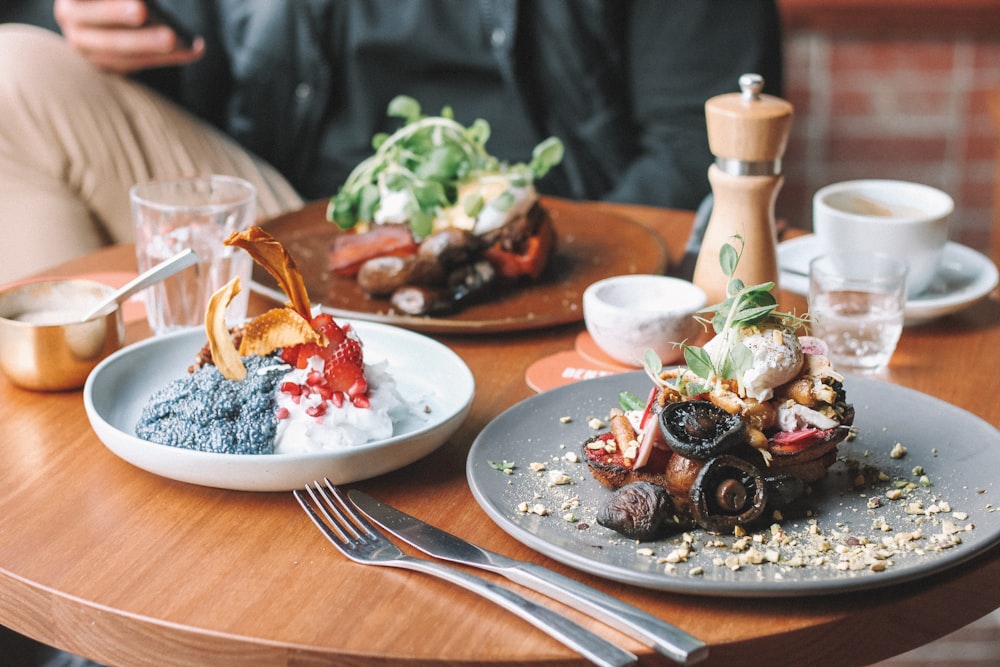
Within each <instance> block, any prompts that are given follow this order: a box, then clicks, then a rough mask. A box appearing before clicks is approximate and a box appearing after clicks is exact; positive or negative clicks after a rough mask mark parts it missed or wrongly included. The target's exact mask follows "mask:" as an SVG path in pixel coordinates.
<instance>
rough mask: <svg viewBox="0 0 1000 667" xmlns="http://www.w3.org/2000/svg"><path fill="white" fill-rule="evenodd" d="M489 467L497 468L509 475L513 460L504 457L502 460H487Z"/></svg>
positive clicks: (512, 468)
mask: <svg viewBox="0 0 1000 667" xmlns="http://www.w3.org/2000/svg"><path fill="white" fill-rule="evenodd" d="M487 463H488V464H489V465H490V467H491V468H493V469H494V470H499V471H500V472H502V473H504V474H506V475H510V474H512V473H513V472H514V468H516V467H517V466H515V465H514V464H513V462H511V461H508V460H506V459H504V460H503V461H487Z"/></svg>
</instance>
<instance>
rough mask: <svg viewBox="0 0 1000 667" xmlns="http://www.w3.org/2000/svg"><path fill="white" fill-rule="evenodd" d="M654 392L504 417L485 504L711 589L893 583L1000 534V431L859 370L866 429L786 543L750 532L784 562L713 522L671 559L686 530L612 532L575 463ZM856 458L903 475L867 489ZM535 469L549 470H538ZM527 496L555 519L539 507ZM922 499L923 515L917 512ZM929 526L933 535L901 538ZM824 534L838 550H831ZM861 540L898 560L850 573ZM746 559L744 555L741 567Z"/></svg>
mask: <svg viewBox="0 0 1000 667" xmlns="http://www.w3.org/2000/svg"><path fill="white" fill-rule="evenodd" d="M649 387H650V384H649V380H648V379H647V378H646V376H645V375H644V374H643V373H642V372H635V373H627V374H622V375H612V376H607V377H602V378H597V379H594V380H587V381H584V382H578V383H575V384H571V385H567V386H564V387H560V388H558V389H553V390H552V391H548V392H545V393H542V394H539V395H537V396H534V397H532V398H529V399H527V400H525V401H523V402H521V403H519V404H517V405H515V406H514V407H512V408H510V409H509V410H507V411H506V412H504V413H503V414H501V415H500V416H499V417H497V418H496V419H495V420H493V421H492V422H491V423H490V424H489V425H488V426H487V427H486V428H485V429H483V431H482V433H480V435H479V436H478V437H477V438H476V440H475V442H474V443H473V445H472V448H471V450H470V452H469V457H468V461H467V465H466V472H467V475H468V480H469V485H470V487H471V488H472V493H473V495H474V496H475V498H476V500H477V502H478V503H479V504H480V506H481V507H482V508H483V509H484V510H485V511H486V513H487V514H488V515H489V516H490V518H492V519H493V520H494V521H495V522H496V523H497V524H498V525H499V526H500V527H501V528H502V529H503V530H505V531H506V532H508V533H509V534H510V535H511V536H513V537H514V538H515V539H517V540H518V541H520V542H522V543H524V544H526V545H527V546H529V547H531V548H533V549H536V550H537V551H540V552H541V553H543V554H545V555H547V556H549V557H551V558H553V559H555V560H557V561H559V562H562V563H564V564H566V565H569V566H572V567H575V568H578V569H580V570H583V571H586V572H588V573H591V574H594V575H598V576H602V577H605V578H608V579H612V580H615V581H621V582H625V583H629V584H635V585H638V586H643V587H647V588H653V589H659V590H666V591H673V592H677V593H691V594H701V595H718V596H732V597H783V596H801V595H814V594H819V593H824V594H825V593H842V592H847V591H853V590H858V589H867V588H875V587H879V586H887V585H890V584H896V583H900V582H903V581H909V580H913V579H916V578H919V577H925V576H928V575H933V574H935V573H938V572H941V571H943V570H945V569H947V568H951V567H954V566H955V565H958V564H959V563H962V562H965V561H967V560H968V559H970V558H972V557H974V556H976V555H978V554H980V553H982V552H984V551H986V550H988V549H990V548H991V547H993V546H994V545H995V544H996V543H997V541H998V539H1000V515H998V513H997V512H995V511H994V508H993V506H992V504H991V503H993V502H996V499H995V493H996V490H995V488H994V479H995V478H996V471H997V470H998V469H1000V431H998V430H997V429H996V428H995V427H993V426H992V425H990V424H989V423H987V422H986V421H984V420H982V419H980V418H978V417H976V416H974V415H972V414H970V413H968V412H966V411H964V410H961V409H959V408H957V407H955V406H953V405H950V404H948V403H945V402H944V401H941V400H938V399H936V398H933V397H931V396H927V395H926V394H921V393H919V392H916V391H913V390H910V389H906V388H903V387H899V386H896V385H891V384H887V383H884V382H879V381H877V380H872V379H868V378H863V377H853V376H851V377H848V378H847V380H846V381H845V387H846V389H847V394H848V399H849V400H850V401H851V402H852V403H853V404H854V406H855V409H856V411H857V416H856V419H855V425H856V426H857V427H858V429H859V433H858V436H857V437H856V438H855V439H854V440H853V441H851V442H845V443H842V444H841V445H840V453H841V456H840V459H841V460H840V461H838V462H837V463H836V464H835V465H834V466H833V467H832V468H831V471H830V475H829V476H828V477H827V479H826V480H824V481H823V482H822V483H821V484H820V485H818V486H817V488H816V489H815V491H814V493H813V494H812V495H811V496H810V497H809V498H808V499H807V502H806V503H805V504H804V506H803V507H804V509H805V510H807V511H808V514H804V513H803V514H801V515H800V516H799V517H795V518H793V517H785V518H783V520H782V521H780V523H779V524H778V525H780V526H781V528H782V529H783V530H784V531H785V533H786V535H787V537H788V538H789V540H786V541H785V543H783V544H777V542H776V541H775V540H772V539H771V536H772V529H771V527H770V526H768V525H764V526H763V527H762V528H760V529H757V530H755V531H751V532H750V543H751V544H753V545H754V546H755V547H756V553H757V554H760V555H761V556H762V557H764V558H765V559H766V558H767V557H768V556H770V557H774V556H776V555H777V556H778V557H779V558H778V560H777V562H771V561H769V560H765V561H764V562H763V563H760V564H754V563H752V562H749V561H750V560H756V558H753V559H750V558H748V555H754V554H755V552H754V551H749V550H747V549H743V550H736V549H734V548H733V547H734V542H735V541H736V538H735V537H734V536H722V537H720V536H713V535H708V534H706V533H705V532H703V531H700V530H699V531H691V532H690V534H689V536H690V537H691V538H693V543H692V545H691V546H692V548H691V553H690V555H689V556H688V557H687V559H686V560H681V561H679V562H676V563H673V562H669V560H668V559H670V560H673V558H672V557H671V554H672V553H675V552H676V551H677V550H679V549H682V548H683V546H684V545H683V539H684V537H683V536H682V535H675V536H671V537H668V538H664V539H662V540H659V541H655V542H647V543H636V542H634V541H630V540H626V539H624V538H622V537H621V536H619V535H618V534H617V533H614V532H613V531H610V530H608V529H606V528H603V527H602V526H599V525H598V524H597V522H596V521H595V518H594V517H595V514H596V508H597V505H598V503H599V502H600V500H601V499H602V498H604V497H606V496H607V494H608V493H609V491H607V490H606V489H605V488H604V487H602V486H601V485H600V484H598V483H597V482H596V481H595V480H594V478H593V477H592V476H591V475H590V473H589V471H588V469H587V465H586V463H583V462H571V461H569V460H567V459H566V458H565V455H566V454H567V453H568V452H578V451H580V444H581V443H582V442H583V441H584V440H585V439H586V438H588V437H589V436H590V435H592V434H593V433H595V431H594V430H593V428H592V427H591V426H590V425H589V424H588V420H589V418H590V417H598V418H601V419H606V417H607V415H608V411H609V410H610V409H611V408H612V407H616V406H617V402H618V394H619V393H620V392H621V391H623V390H630V391H632V392H634V393H635V394H636V395H637V396H642V397H644V396H645V395H646V394H647V393H648V391H649ZM565 418H569V419H568V420H567V419H565ZM896 443H902V444H903V445H905V447H906V448H907V453H906V454H905V456H903V457H902V458H898V459H896V458H892V457H890V455H889V454H890V451H891V450H892V449H893V446H894V445H895V444H896ZM502 461H508V462H510V463H513V464H514V466H515V468H514V470H513V474H505V473H503V472H500V471H498V470H497V469H496V468H495V467H494V466H493V465H491V463H498V462H502ZM848 462H852V463H853V462H859V463H862V464H863V465H864V466H865V468H866V469H867V470H868V471H869V472H871V471H873V470H874V471H880V472H883V473H885V474H886V475H888V477H889V478H890V481H888V482H874V483H873V484H870V485H868V486H867V487H866V488H864V489H861V490H859V489H857V488H855V487H854V486H853V479H854V478H855V477H856V475H855V474H854V473H853V472H852V469H851V468H849V467H848ZM532 463H541V464H543V465H544V467H545V470H541V471H540V470H535V469H533V467H532V465H531V464H532ZM918 466H921V467H922V468H923V471H922V472H923V474H925V475H926V477H927V480H929V483H930V485H929V486H926V485H921V484H919V480H920V474H919V472H920V471H918V474H914V468H916V467H918ZM537 467H538V466H535V468H537ZM555 470H558V471H561V472H563V473H564V474H565V475H566V476H568V477H569V478H570V479H571V480H572V483H571V484H559V485H553V484H552V483H551V477H552V475H551V474H550V473H551V472H552V471H555ZM897 480H902V481H913V482H918V483H917V486H916V488H914V489H911V490H910V491H909V492H908V495H907V497H906V498H904V499H899V500H889V499H888V498H887V497H886V493H887V492H889V491H890V490H891V489H892V488H893V487H894V485H895V482H896V481H897ZM873 498H878V499H880V501H881V505H880V506H878V507H874V508H873V507H870V505H872V504H876V503H875V501H873ZM525 503H527V507H535V506H537V507H538V508H539V509H542V510H544V511H548V512H549V513H548V514H544V513H535V512H532V511H527V512H526V511H524V507H525V505H524V504H525ZM917 503H920V505H921V506H922V508H923V510H922V512H923V513H917V514H915V513H913V510H914V508H915V507H916V505H917ZM998 505H1000V503H998ZM570 514H572V515H574V516H572V517H568V516H567V515H570ZM574 518H575V520H573V519H574ZM948 524H951V525H953V526H955V527H957V528H960V529H961V530H960V531H959V532H957V533H953V534H952V537H956V536H957V538H958V540H955V539H949V540H943V539H939V536H941V535H944V534H945V533H946V531H947V530H949V525H948ZM885 527H890V528H891V530H886V529H885ZM916 534H919V535H921V536H922V537H920V538H919V539H914V540H912V541H910V542H903V541H902V539H901V538H902V536H904V535H910V536H914V535H916ZM758 536H759V537H758ZM755 539H756V540H759V541H756V542H755V541H754V540H755ZM788 541H793V542H794V544H789V543H788ZM956 541H958V543H957V544H952V543H953V542H956ZM824 542H825V543H826V544H828V545H829V548H828V549H827V550H825V551H824V550H823V549H824V548H825V547H824ZM885 542H889V543H890V544H889V546H885V544H884V543H885ZM857 543H861V544H862V545H864V544H866V543H867V544H869V545H878V548H876V547H875V546H871V547H870V548H869V549H868V551H870V552H880V553H877V558H876V559H875V560H881V562H882V564H883V565H885V566H886V567H885V568H884V569H883V570H881V571H879V570H877V569H875V568H872V567H870V562H871V559H869V564H865V565H863V566H862V567H860V569H841V568H844V567H848V568H850V567H851V566H850V565H849V563H850V561H849V559H846V557H842V556H841V554H840V553H839V551H841V550H847V551H849V552H852V553H857V552H858V551H860V550H862V547H859V546H858V545H857ZM939 543H943V544H950V546H948V547H942V546H940V545H939ZM740 554H742V556H741V555H740ZM887 554H890V555H888V557H887ZM796 556H798V557H800V558H802V560H803V562H807V563H809V564H808V565H805V566H799V565H797V564H796V563H795V562H794V560H792V559H794V558H795V557H796ZM740 558H742V559H743V562H742V563H738V564H739V566H738V567H735V566H732V565H735V564H737V561H738V559H740ZM727 559H729V560H728V564H726V563H727ZM859 562H863V561H861V560H860V559H855V560H854V563H855V564H857V563H859Z"/></svg>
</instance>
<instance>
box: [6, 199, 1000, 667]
mask: <svg viewBox="0 0 1000 667" xmlns="http://www.w3.org/2000/svg"><path fill="white" fill-rule="evenodd" d="M611 210H613V211H615V212H618V213H620V214H623V215H628V216H631V217H633V218H634V219H637V220H641V221H642V222H644V223H646V224H648V225H650V226H651V227H652V228H653V229H655V230H656V231H658V232H659V233H661V234H662V235H663V236H664V238H665V239H666V241H667V242H668V244H669V247H670V248H671V254H672V255H673V256H674V257H675V258H676V257H677V256H678V255H679V254H680V252H681V251H682V250H683V244H684V239H685V238H686V236H687V233H688V229H689V228H690V221H691V216H690V214H688V213H680V212H671V211H661V210H655V209H646V208H638V207H624V206H620V207H611ZM108 270H134V260H133V255H132V249H131V248H130V247H115V248H110V249H107V250H104V251H101V252H98V253H94V254H93V255H91V256H89V257H86V258H83V259H81V260H78V261H74V262H70V263H68V264H65V265H63V266H60V267H57V268H56V269H54V270H52V271H49V272H46V273H49V274H62V275H72V274H76V273H81V272H93V271H108ZM787 301H788V302H789V303H791V302H795V298H791V297H789V298H788V299H787ZM796 303H798V306H799V307H800V308H801V307H802V304H801V300H798V301H797V302H796ZM261 305H262V304H257V306H258V307H259V306H261ZM581 327H582V325H569V326H564V327H560V328H556V329H550V330H543V331H532V332H528V333H520V334H518V333H514V334H505V335H502V336H499V335H497V336H468V337H462V336H448V337H439V338H440V339H441V340H443V342H445V343H446V344H447V345H449V346H450V347H451V348H452V349H454V350H455V351H456V352H457V353H458V354H459V355H460V356H461V357H462V358H463V359H464V360H465V361H466V363H467V364H468V365H469V367H470V368H471V369H472V371H473V373H474V375H475V378H476V381H477V386H479V387H480V391H479V392H478V393H477V396H476V398H475V401H474V404H473V407H472V412H471V414H470V416H469V418H468V420H467V422H466V423H465V424H464V425H463V426H462V428H461V429H460V430H459V431H458V433H457V434H456V435H455V436H454V437H453V438H452V439H451V440H450V441H449V442H448V443H447V444H446V445H444V446H443V447H442V448H441V449H439V450H438V451H436V452H435V453H434V454H432V455H431V456H429V457H427V458H425V459H424V460H421V461H419V462H417V463H415V464H413V465H411V466H408V467H407V468H405V469H403V470H399V471H397V472H395V473H391V474H388V475H385V476H383V477H380V478H378V479H373V480H369V481H367V482H363V483H359V484H357V485H355V486H357V487H358V488H361V489H363V490H365V491H367V492H369V493H371V494H372V495H374V496H376V497H378V498H380V499H382V500H385V501H387V502H389V503H391V504H394V505H396V506H398V507H400V508H401V509H403V510H405V511H409V512H411V513H413V514H415V515H417V516H420V517H422V518H424V519H426V520H429V521H431V522H432V523H435V524H437V525H439V526H441V527H443V528H445V529H447V530H450V531H452V532H454V533H457V534H458V535H461V536H463V537H465V538H467V539H470V540H472V541H474V542H477V543H479V544H481V545H483V546H485V547H487V548H490V549H493V550H495V551H499V552H501V553H504V554H507V555H510V556H513V557H516V558H522V559H527V560H532V561H536V562H540V563H542V564H544V565H547V566H549V567H551V568H553V569H555V570H558V571H560V572H562V573H564V574H567V575H569V576H572V577H575V578H578V579H581V580H584V581H586V582H587V583H589V584H591V585H593V586H595V587H597V588H600V589H603V590H605V591H608V592H612V593H614V594H616V595H619V596H620V597H622V598H623V599H625V600H628V601H629V602H631V603H634V604H637V605H639V606H641V607H643V608H645V609H647V610H649V611H651V612H652V613H654V614H657V615H658V616H660V617H662V618H664V619H668V620H670V621H672V622H674V623H676V624H677V625H679V626H681V627H683V628H684V629H686V630H688V631H690V632H692V633H693V634H695V635H696V636H699V637H700V638H702V639H704V640H705V641H707V642H708V643H709V644H710V646H711V653H710V657H709V661H708V663H707V664H718V665H728V664H742V663H745V662H753V663H757V664H774V665H778V664H789V665H791V664H812V665H819V664H831V665H849V664H867V663H871V662H875V661H877V660H880V659H883V658H886V657H889V656H892V655H894V654H898V653H901V652H904V651H906V650H909V649H911V648H914V647H916V646H918V645H921V644H923V643H926V642H928V641H931V640H933V639H935V638H937V637H940V636H942V635H944V634H946V633H948V632H951V631H953V630H955V629H957V628H959V627H961V626H963V625H965V624H967V623H969V622H971V621H973V620H975V619H977V618H979V617H981V616H983V615H984V614H986V613H989V612H990V611H992V610H994V609H996V608H997V607H998V606H1000V549H993V550H992V551H991V552H989V553H987V554H985V555H983V556H981V557H979V558H977V559H975V560H974V561H972V562H970V563H967V564H964V565H962V566H961V567H958V568H955V569H954V570H952V571H949V572H947V573H944V574H942V575H939V576H934V577H930V578H927V579H924V580H921V581H919V582H916V583H911V584H906V585H901V586H896V587H893V588H889V589H883V590H878V591H873V592H871V593H855V594H843V595H835V596H821V597H815V598H811V599H810V598H805V599H797V598H796V599H780V600H749V599H717V598H705V597H693V596H685V595H676V594H669V593H663V592H655V591H649V590H645V589H640V588H633V587H628V586H621V585H617V584H614V583H612V582H609V581H606V580H603V579H599V578H596V577H590V576H587V575H585V574H583V573H581V572H578V571H575V570H572V569H570V568H567V567H565V566H562V565H561V564H559V563H556V562H553V561H550V560H549V559H547V558H545V557H543V556H541V555H539V554H537V553H536V552H534V551H532V550H531V549H529V548H527V547H525V546H522V545H521V544H520V543H518V542H516V541H515V540H513V539H512V538H510V537H508V536H507V535H506V533H504V532H503V531H502V530H500V529H499V528H498V527H496V526H495V525H494V524H493V523H492V521H491V520H490V519H488V518H487V516H486V515H485V514H484V513H483V512H482V511H481V510H480V508H479V507H478V505H477V504H476V503H475V501H474V500H473V498H472V495H471V493H470V491H469V488H468V485H467V484H466V480H465V474H464V465H465V457H466V453H467V451H468V448H469V445H470V443H471V442H472V440H473V439H474V437H475V436H476V434H477V433H478V432H479V430H480V429H482V428H483V427H484V426H485V425H486V424H487V423H489V422H490V420H492V419H493V418H494V417H495V416H496V415H498V414H499V413H500V412H501V411H503V410H504V409H506V408H508V407H510V406H511V405H513V404H514V403H516V402H517V401H520V400H522V399H525V398H527V397H529V396H531V395H532V391H531V390H530V389H529V388H528V387H527V386H526V384H525V382H524V379H523V378H524V373H525V370H526V368H527V367H528V366H529V365H530V364H531V363H532V362H533V361H535V360H537V359H539V358H541V357H543V356H545V355H548V354H552V353H555V352H559V351H563V350H568V349H570V348H571V347H572V344H573V340H574V337H575V336H576V335H577V334H578V333H579V331H580V330H581ZM147 335H148V329H147V328H146V327H145V324H144V323H137V324H135V325H133V326H130V328H129V331H128V338H129V340H130V341H135V340H138V339H140V338H143V337H145V336H147ZM501 346H502V350H503V353H502V354H498V350H499V349H500V347H501ZM998 364H1000V298H998V296H997V295H996V294H994V295H993V296H992V298H991V299H988V300H985V301H983V302H980V303H979V304H977V305H975V306H974V307H972V308H970V309H968V310H967V311H965V312H962V313H960V314H957V315H954V316H951V317H947V318H944V319H942V320H939V321H937V322H934V323H932V324H929V325H926V326H922V327H918V328H910V329H907V330H906V332H905V333H904V336H903V339H902V342H901V344H900V347H899V351H898V353H897V354H896V356H895V357H894V359H893V362H892V365H891V367H890V369H889V370H888V372H887V374H886V378H887V379H888V380H889V381H892V382H895V383H898V384H901V385H905V386H908V387H912V388H914V389H917V390H919V391H922V392H925V393H928V394H931V395H934V396H938V397H940V398H943V399H945V400H948V401H951V402H953V403H956V404H958V405H961V406H963V407H965V408H966V409H968V410H969V411H971V412H972V413H974V414H976V415H978V416H980V417H982V418H984V419H986V420H987V421H989V422H990V423H992V424H1000V401H998V400H997V398H996V395H997V391H996V390H997V388H998V386H1000V384H998V382H997V380H996V366H997V365H998ZM486 388H488V390H485V389H486ZM0 401H2V405H3V410H4V416H3V419H2V420H0V623H2V624H3V625H6V626H8V627H10V628H12V629H14V630H16V631H18V632H21V633H24V634H27V635H29V636H31V637H33V638H35V639H38V640H40V641H43V642H46V643H48V644H52V645H55V646H57V647H60V648H63V649H66V650H69V651H72V652H74V653H78V654H82V655H84V656H86V657H89V658H91V659H94V660H97V661H100V662H103V663H107V664H111V665H157V666H162V665H226V664H233V665H235V664H238V665H286V664H288V665H305V664H308V665H320V664H337V665H359V664H376V665H387V664H407V665H417V664H432V663H437V664H440V663H444V662H447V663H449V664H475V665H487V664H489V665H514V664H517V665H522V664H545V665H569V664H574V665H575V664H582V661H581V660H580V659H579V658H578V656H576V655H575V654H573V653H572V652H571V651H569V650H568V649H566V648H564V647H563V646H562V645H561V644H559V643H557V642H556V641H554V640H552V639H550V638H549V637H547V636H546V635H544V634H542V633H541V632H538V631H536V630H535V629H534V628H532V627H531V626H529V625H527V624H526V623H524V622H522V621H520V620H519V619H517V618H515V617H513V616H511V615H508V614H505V613H502V612H499V611H497V610H496V608H495V607H493V606H492V605H491V604H490V603H488V602H486V601H483V600H481V599H479V598H477V597H475V596H473V595H471V594H467V593H465V592H464V591H461V590H459V589H457V588H454V587H452V586H450V585H448V584H446V583H443V582H439V581H437V580H433V579H430V578H428V577H426V576H424V575H420V574H416V573H409V572H402V571H394V570H393V571H387V570H384V569H377V568H368V567H363V566H359V565H354V564H352V563H350V562H348V561H347V560H346V559H344V558H343V557H341V556H340V555H339V554H338V553H336V552H335V551H334V550H333V548H332V547H331V546H330V545H329V544H328V543H326V542H325V540H324V539H323V537H322V536H321V535H320V534H319V532H318V531H316V529H315V528H314V527H313V525H312V524H311V523H310V522H309V521H307V520H306V518H305V517H304V516H303V514H302V511H301V509H300V508H299V507H298V505H297V504H296V503H295V500H294V499H293V498H292V496H291V494H289V493H263V494H262V493H242V492H234V491H223V490H217V489H210V488H202V487H198V486H193V485H188V484H184V483H180V482H173V481H171V480H167V479H161V478H159V477H157V476H155V475H152V474H149V473H146V472H143V471H141V470H138V469H136V468H134V467H132V466H131V465H129V464H127V463H125V462H123V461H122V460H120V459H118V458H117V457H115V456H114V455H113V454H111V453H110V452H109V451H108V450H107V449H105V448H104V447H103V446H102V444H101V443H100V442H99V441H98V439H97V437H96V436H95V435H94V433H93V432H92V431H91V429H90V427H89V425H88V423H87V419H86V416H85V414H84V409H83V402H82V400H81V395H80V393H79V392H70V393H64V394H50V395H47V394H37V393H30V392H27V391H22V390H20V389H17V388H15V387H13V386H12V385H10V384H9V383H8V382H7V380H6V378H0ZM487 576H490V575H487ZM571 613H572V614H573V615H574V617H575V618H576V619H577V620H579V621H580V622H581V623H583V624H584V625H586V626H588V627H591V628H593V629H594V630H595V631H597V632H600V633H602V634H605V636H608V637H609V638H611V639H616V640H619V641H621V642H622V643H623V645H624V646H625V647H626V648H628V649H629V650H631V651H633V652H635V653H637V654H639V655H640V656H641V657H642V662H643V663H644V664H659V663H660V662H661V661H662V662H666V660H661V659H660V658H659V656H657V655H656V654H651V652H650V651H649V649H647V648H646V647H644V646H642V645H640V644H638V643H635V642H632V641H631V640H628V639H626V638H624V637H622V636H620V635H617V634H616V633H615V632H614V631H611V630H608V629H607V628H605V627H604V626H602V625H601V624H599V623H596V622H593V621H590V620H589V619H587V618H586V617H583V616H579V615H576V614H575V612H571Z"/></svg>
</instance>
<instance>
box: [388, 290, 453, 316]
mask: <svg viewBox="0 0 1000 667" xmlns="http://www.w3.org/2000/svg"><path fill="white" fill-rule="evenodd" d="M391 302H392V305H393V307H395V308H396V310H398V311H400V312H401V313H403V314H404V315H418V316H423V315H436V314H438V313H445V312H448V311H449V310H451V309H452V308H453V307H454V305H455V300H454V299H452V297H451V292H449V291H448V290H446V289H442V288H435V287H425V286H420V285H405V286H403V287H400V288H399V289H397V290H396V291H395V292H393V293H392V298H391Z"/></svg>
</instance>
